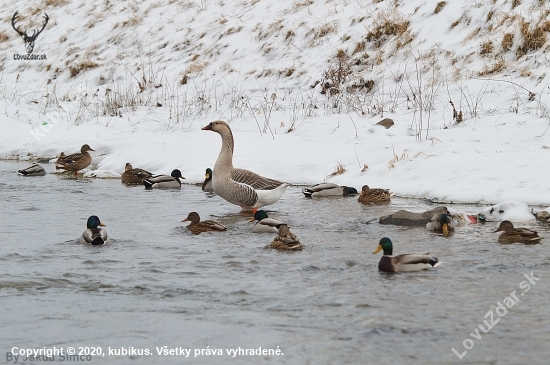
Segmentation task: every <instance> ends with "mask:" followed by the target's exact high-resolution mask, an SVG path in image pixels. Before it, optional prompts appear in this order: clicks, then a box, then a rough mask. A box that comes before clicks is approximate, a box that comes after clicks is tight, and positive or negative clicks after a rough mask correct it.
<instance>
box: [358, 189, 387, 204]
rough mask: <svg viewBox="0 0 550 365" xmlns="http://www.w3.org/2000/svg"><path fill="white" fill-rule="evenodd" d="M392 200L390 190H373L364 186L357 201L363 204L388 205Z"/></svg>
mask: <svg viewBox="0 0 550 365" xmlns="http://www.w3.org/2000/svg"><path fill="white" fill-rule="evenodd" d="M390 198H391V193H390V191H389V190H388V189H371V188H369V186H368V185H363V187H362V188H361V195H359V198H357V201H358V202H359V203H363V204H373V203H387V202H389V201H390Z"/></svg>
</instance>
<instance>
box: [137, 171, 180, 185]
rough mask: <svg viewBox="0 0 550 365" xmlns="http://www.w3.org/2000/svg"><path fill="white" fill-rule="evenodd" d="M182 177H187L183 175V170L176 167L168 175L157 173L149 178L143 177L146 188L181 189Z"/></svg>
mask: <svg viewBox="0 0 550 365" xmlns="http://www.w3.org/2000/svg"><path fill="white" fill-rule="evenodd" d="M180 178H181V179H185V178H184V177H183V176H181V171H180V170H178V169H175V170H173V171H172V173H171V174H170V176H168V175H156V176H153V177H150V178H148V179H143V185H145V189H147V190H151V189H179V188H181V181H180Z"/></svg>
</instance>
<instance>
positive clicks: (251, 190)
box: [202, 120, 288, 211]
mask: <svg viewBox="0 0 550 365" xmlns="http://www.w3.org/2000/svg"><path fill="white" fill-rule="evenodd" d="M202 130H206V131H213V132H216V133H218V134H219V135H220V136H221V138H222V148H221V150H220V154H219V155H218V159H217V160H216V164H215V165H214V170H216V176H213V177H212V188H213V189H214V193H216V194H217V195H219V196H220V197H222V198H223V199H225V200H227V201H228V202H230V203H231V204H235V205H238V206H240V207H241V208H242V209H243V210H245V211H246V210H251V209H252V210H254V209H255V210H257V209H258V208H261V207H263V206H266V205H270V204H274V203H276V202H277V201H279V199H281V196H282V195H283V193H284V192H285V190H286V188H287V186H288V184H287V183H284V182H281V181H277V180H272V179H268V178H265V177H263V176H260V175H258V174H256V173H254V172H252V171H248V170H244V169H236V168H234V167H233V146H234V140H233V133H231V128H230V127H229V125H228V124H227V123H225V122H222V121H221V120H217V121H214V122H211V123H210V124H208V125H207V126H205V127H203V128H202Z"/></svg>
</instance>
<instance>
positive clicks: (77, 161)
mask: <svg viewBox="0 0 550 365" xmlns="http://www.w3.org/2000/svg"><path fill="white" fill-rule="evenodd" d="M88 151H93V150H92V148H91V147H90V146H88V145H87V144H85V145H83V146H82V147H81V148H80V152H77V153H73V154H72V155H68V156H63V153H62V154H61V155H60V156H59V158H58V159H57V161H56V162H55V168H56V169H57V170H59V169H65V170H67V171H74V176H78V171H79V170H82V169H85V168H86V167H88V166H90V164H91V163H92V156H91V155H90V154H89V153H88Z"/></svg>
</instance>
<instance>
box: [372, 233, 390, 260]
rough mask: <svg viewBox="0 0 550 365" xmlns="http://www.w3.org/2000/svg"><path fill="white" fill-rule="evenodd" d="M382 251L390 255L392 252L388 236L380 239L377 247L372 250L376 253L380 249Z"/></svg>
mask: <svg viewBox="0 0 550 365" xmlns="http://www.w3.org/2000/svg"><path fill="white" fill-rule="evenodd" d="M382 250H383V251H384V255H388V256H391V254H392V253H393V244H392V243H391V240H390V239H389V238H388V237H384V238H382V239H380V242H379V243H378V247H377V248H376V250H374V252H373V254H374V253H378V252H380V251H382Z"/></svg>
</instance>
